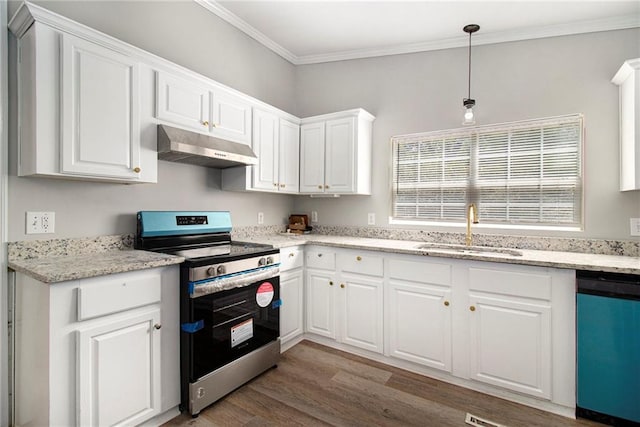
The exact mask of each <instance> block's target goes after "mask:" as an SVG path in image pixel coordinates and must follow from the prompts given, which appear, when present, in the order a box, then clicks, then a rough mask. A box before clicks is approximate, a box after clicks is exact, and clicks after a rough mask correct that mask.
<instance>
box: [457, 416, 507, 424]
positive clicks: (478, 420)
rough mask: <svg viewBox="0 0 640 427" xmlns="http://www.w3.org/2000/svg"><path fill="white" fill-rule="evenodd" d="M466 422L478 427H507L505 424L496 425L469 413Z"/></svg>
mask: <svg viewBox="0 0 640 427" xmlns="http://www.w3.org/2000/svg"><path fill="white" fill-rule="evenodd" d="M464 422H465V423H467V424H470V425H472V426H477V427H506V426H504V425H503V424H498V423H494V422H493V421H489V420H485V419H482V418H480V417H476V416H475V415H471V414H469V413H467V417H466V418H465V420H464Z"/></svg>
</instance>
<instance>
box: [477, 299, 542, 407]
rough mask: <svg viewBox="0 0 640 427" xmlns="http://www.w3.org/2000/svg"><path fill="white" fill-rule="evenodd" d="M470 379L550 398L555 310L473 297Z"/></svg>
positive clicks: (538, 305) (530, 304) (539, 305)
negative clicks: (552, 334) (552, 324)
mask: <svg viewBox="0 0 640 427" xmlns="http://www.w3.org/2000/svg"><path fill="white" fill-rule="evenodd" d="M469 304H470V306H469V308H470V311H469V319H470V325H469V326H470V343H469V344H470V353H469V358H470V366H469V369H470V376H471V378H472V379H475V380H477V381H481V382H484V383H488V384H493V385H497V386H501V387H504V388H508V389H510V390H514V391H518V392H521V393H525V394H529V395H532V396H536V397H541V398H545V399H548V398H550V397H551V308H550V307H549V306H547V305H543V304H538V303H534V302H532V303H523V302H516V301H511V300H506V299H501V298H491V297H485V296H478V295H473V294H472V295H470V296H469Z"/></svg>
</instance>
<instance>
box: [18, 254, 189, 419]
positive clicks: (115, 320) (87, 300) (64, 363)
mask: <svg viewBox="0 0 640 427" xmlns="http://www.w3.org/2000/svg"><path fill="white" fill-rule="evenodd" d="M178 272H179V267H178V266H168V267H160V268H153V269H149V270H140V271H135V272H128V273H119V274H113V275H108V276H101V277H95V278H89V279H80V280H72V281H67V282H61V283H54V284H48V283H42V282H39V281H37V280H35V279H32V278H31V277H28V276H25V275H23V274H20V273H17V274H16V288H15V421H16V425H64V426H74V425H78V426H103V425H138V424H141V423H144V422H147V421H150V422H153V421H154V419H155V420H158V421H160V420H161V419H163V418H164V417H166V415H167V413H170V412H169V411H175V414H177V413H178V411H177V408H178V405H179V403H180V378H179V371H180V368H179V363H180V362H179V350H178V349H179V330H178V329H179V314H178V305H179V304H178V293H179V292H178V289H177V287H176V283H178V282H179V277H178ZM123 390H125V391H126V398H123V396H122V392H123ZM156 417H158V418H156Z"/></svg>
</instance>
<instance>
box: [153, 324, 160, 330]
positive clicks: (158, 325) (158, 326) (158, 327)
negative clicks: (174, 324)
mask: <svg viewBox="0 0 640 427" xmlns="http://www.w3.org/2000/svg"><path fill="white" fill-rule="evenodd" d="M153 327H154V328H156V329H160V328H162V325H161V324H160V323H156V324H155V325H153Z"/></svg>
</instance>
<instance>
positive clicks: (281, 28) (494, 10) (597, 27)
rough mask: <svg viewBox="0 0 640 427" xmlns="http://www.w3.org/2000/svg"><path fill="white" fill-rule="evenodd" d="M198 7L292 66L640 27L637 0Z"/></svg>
mask: <svg viewBox="0 0 640 427" xmlns="http://www.w3.org/2000/svg"><path fill="white" fill-rule="evenodd" d="M194 1H196V2H197V3H199V4H200V5H202V6H203V7H205V8H207V9H208V10H209V11H211V12H213V13H215V14H216V15H218V16H219V17H221V18H222V19H224V20H226V21H227V22H229V23H231V24H232V25H235V26H236V27H237V28H239V29H240V30H242V31H244V32H245V33H247V34H248V35H249V36H251V37H253V38H254V39H256V40H257V41H259V42H261V43H262V44H264V45H265V46H266V47H268V48H269V49H271V50H273V51H274V52H276V53H277V54H279V55H281V56H282V57H283V58H285V59H287V60H288V61H290V62H291V63H293V64H312V63H320V62H329V61H340V60H345V59H354V58H366V57H373V56H383V55H394V54H400V53H410V52H421V51H427V50H437V49H446V48H452V47H461V46H466V45H467V44H468V36H467V35H466V34H465V33H464V32H463V31H462V27H464V26H465V25H466V24H479V25H480V27H481V28H480V31H479V32H478V33H476V34H474V35H473V44H474V45H478V44H490V43H501V42H507V41H515V40H527V39H535V38H541V37H553V36H560V35H568V34H578V33H588V32H594V31H608V30H616V29H623V28H633V27H640V1H638V0H633V1H608V0H601V1H585V0H582V1H579V0H572V1H549V0H547V1H526V0H511V1H504V0H503V1H481V0H471V1H469V0H467V1H455V0H450V1H336V0H328V1H306V0H298V1H292V0H288V1H272V0H263V1H246V0H231V1H224V0H222V1H215V0H194ZM639 43H640V42H639Z"/></svg>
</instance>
